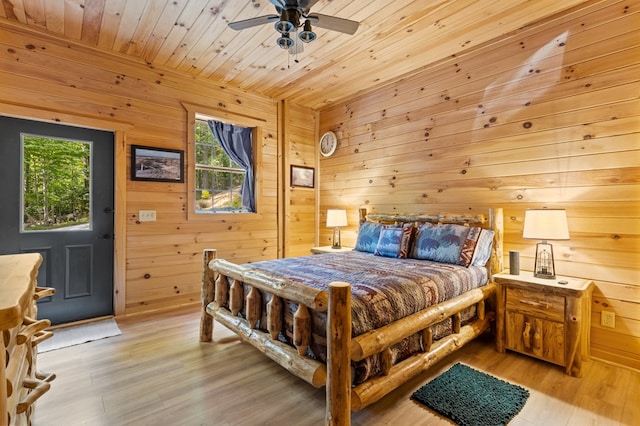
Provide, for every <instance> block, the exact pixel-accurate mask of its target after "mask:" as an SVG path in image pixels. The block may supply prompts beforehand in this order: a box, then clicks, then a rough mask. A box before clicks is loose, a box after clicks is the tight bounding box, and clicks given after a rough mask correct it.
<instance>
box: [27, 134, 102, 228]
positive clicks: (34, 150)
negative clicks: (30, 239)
mask: <svg viewBox="0 0 640 426" xmlns="http://www.w3.org/2000/svg"><path fill="white" fill-rule="evenodd" d="M22 157H23V164H22V184H23V188H22V190H23V197H22V217H23V226H22V229H23V230H24V231H40V230H50V229H58V228H63V227H67V226H71V225H80V224H88V223H89V218H90V206H91V200H90V194H91V144H90V143H88V142H77V141H69V140H61V139H51V138H46V137H39V136H30V135H23V138H22Z"/></svg>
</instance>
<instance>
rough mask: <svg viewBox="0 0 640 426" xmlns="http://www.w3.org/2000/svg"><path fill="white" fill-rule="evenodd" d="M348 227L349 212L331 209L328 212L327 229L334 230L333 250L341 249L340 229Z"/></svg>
mask: <svg viewBox="0 0 640 426" xmlns="http://www.w3.org/2000/svg"><path fill="white" fill-rule="evenodd" d="M341 226H347V211H346V210H337V209H329V210H327V228H333V245H332V246H331V248H332V249H339V248H341V247H342V246H341V245H340V227H341Z"/></svg>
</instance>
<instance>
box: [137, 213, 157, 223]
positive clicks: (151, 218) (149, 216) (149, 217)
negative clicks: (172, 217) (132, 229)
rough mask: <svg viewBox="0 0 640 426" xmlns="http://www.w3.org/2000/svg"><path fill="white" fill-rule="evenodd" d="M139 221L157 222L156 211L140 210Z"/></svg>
mask: <svg viewBox="0 0 640 426" xmlns="http://www.w3.org/2000/svg"><path fill="white" fill-rule="evenodd" d="M138 220H139V221H140V222H155V221H156V211H155V210H139V211H138Z"/></svg>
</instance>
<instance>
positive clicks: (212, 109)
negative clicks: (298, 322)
mask: <svg viewBox="0 0 640 426" xmlns="http://www.w3.org/2000/svg"><path fill="white" fill-rule="evenodd" d="M0 51H2V55H1V56H0V114H4V115H11V116H21V117H25V118H35V119H42V120H47V121H56V122H61V123H64V124H72V125H79V126H87V127H96V128H101V129H107V130H117V133H116V139H117V143H116V162H117V164H116V194H115V195H116V224H117V225H116V247H117V249H116V263H117V264H116V288H117V295H116V300H117V302H116V307H117V313H118V314H123V313H136V312H141V311H146V310H153V309H160V308H165V307H168V306H174V305H178V304H183V303H190V302H197V301H199V300H200V287H201V268H202V264H201V262H202V261H201V258H202V254H201V253H202V250H203V249H204V248H216V249H218V250H219V253H218V254H219V256H220V257H223V258H225V259H229V260H232V261H234V262H238V263H242V262H248V261H256V260H264V259H273V258H276V257H278V256H280V255H281V254H282V252H283V239H282V228H283V226H284V225H285V223H286V217H288V209H287V208H282V207H281V206H280V204H281V203H282V200H283V199H284V198H287V199H290V200H291V202H292V205H294V207H295V208H294V209H292V215H291V217H293V218H294V220H296V221H298V219H300V222H298V223H296V224H295V225H294V226H292V227H290V231H291V232H293V233H302V234H304V235H311V242H309V243H306V242H305V243H304V244H303V242H302V239H298V240H299V243H298V244H299V246H300V247H301V246H302V245H306V253H308V250H309V247H311V246H312V242H313V239H314V229H315V228H314V224H313V221H312V220H310V219H309V216H310V215H312V214H313V206H314V205H315V199H312V198H307V197H308V195H307V194H309V192H308V191H306V192H305V199H308V200H309V202H310V203H311V207H305V206H302V203H303V201H304V200H301V199H300V197H298V195H297V194H298V192H300V193H301V194H302V191H291V192H292V195H291V196H290V197H289V195H288V192H289V189H288V188H285V189H283V186H284V184H283V182H285V179H284V178H283V176H282V175H283V172H282V169H283V165H282V152H281V151H283V149H282V148H280V146H281V145H280V144H281V143H284V142H285V141H291V142H292V144H293V145H292V148H291V150H290V152H291V154H290V155H288V156H287V158H288V159H290V161H292V162H295V163H296V164H298V163H299V164H306V163H305V161H310V162H311V163H313V162H314V161H315V154H314V151H310V152H311V153H312V155H311V159H310V160H303V159H300V158H297V157H298V156H297V154H296V153H297V152H298V151H299V150H303V151H304V154H305V155H307V154H308V151H309V148H308V147H305V146H304V143H302V141H303V139H305V138H309V141H308V143H309V144H311V145H313V146H315V145H314V138H313V136H314V132H315V127H316V126H317V124H316V122H315V121H314V119H313V117H314V113H313V112H310V111H304V110H301V109H298V108H289V107H288V106H287V109H288V110H290V111H289V112H288V113H287V117H288V118H287V124H286V126H283V125H281V124H279V123H280V122H281V119H280V115H281V114H282V113H283V112H284V110H285V108H281V107H280V105H279V102H276V101H274V100H271V99H265V98H262V97H259V96H255V95H252V94H249V93H244V92H241V91H238V90H234V89H232V88H230V87H221V86H218V85H216V84H214V83H212V82H209V81H206V80H203V79H199V78H193V77H191V76H185V75H181V74H178V73H175V72H172V71H169V70H161V69H156V68H154V67H153V66H152V65H149V64H145V63H138V62H133V61H131V60H130V59H128V58H125V57H124V56H119V55H113V54H107V53H104V52H101V51H98V50H96V49H93V48H89V47H87V46H84V45H82V44H79V43H71V42H68V41H64V40H62V39H58V38H55V37H52V36H50V35H45V34H42V33H39V32H34V31H33V30H26V29H24V28H22V27H20V26H17V25H13V24H10V23H7V22H5V21H2V22H0ZM185 104H189V105H190V106H191V107H192V106H194V105H195V106H202V108H201V109H202V110H201V111H199V112H202V113H207V114H211V115H215V114H219V116H220V117H221V118H226V119H229V120H232V121H233V119H234V117H238V116H240V117H242V118H243V119H248V120H250V121H256V122H259V123H261V125H260V127H261V132H260V134H261V140H259V141H258V144H259V145H260V147H259V152H261V157H260V158H259V159H258V160H257V162H258V168H259V171H258V177H257V179H258V180H259V182H260V184H259V189H258V191H259V200H258V209H259V214H258V215H241V214H238V215H212V216H207V217H206V218H205V219H202V218H199V219H198V220H196V219H193V220H192V219H189V218H188V216H187V212H186V209H187V197H190V196H191V195H190V193H189V192H188V186H187V184H177V183H176V184H174V183H155V182H140V181H131V180H130V179H129V173H130V172H129V168H128V164H129V152H130V149H129V146H130V145H132V144H139V145H149V146H155V147H163V148H171V149H183V150H185V152H186V151H187V126H188V125H191V124H190V123H188V120H187V111H186V109H185V107H184V105H185ZM298 120H300V121H301V122H300V123H298V122H297V121H298ZM285 127H286V129H285ZM288 129H291V133H292V136H291V137H288V136H287V134H286V133H285V132H286V131H289V130H288ZM287 152H289V150H287ZM185 159H186V162H187V164H189V163H190V159H189V158H185ZM286 173H288V171H287V172H286ZM287 182H288V179H287ZM311 191H312V192H313V190H311ZM139 210H156V212H157V221H156V222H142V223H141V222H139V221H138V211H139ZM305 226H306V227H308V229H305ZM290 239H291V240H293V237H292V238H290ZM292 247H295V248H296V249H299V247H298V246H296V243H293V244H292Z"/></svg>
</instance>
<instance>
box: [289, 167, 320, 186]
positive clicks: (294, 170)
mask: <svg viewBox="0 0 640 426" xmlns="http://www.w3.org/2000/svg"><path fill="white" fill-rule="evenodd" d="M314 182H315V169H314V168H313V167H303V166H291V186H301V187H303V188H313V187H314Z"/></svg>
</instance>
